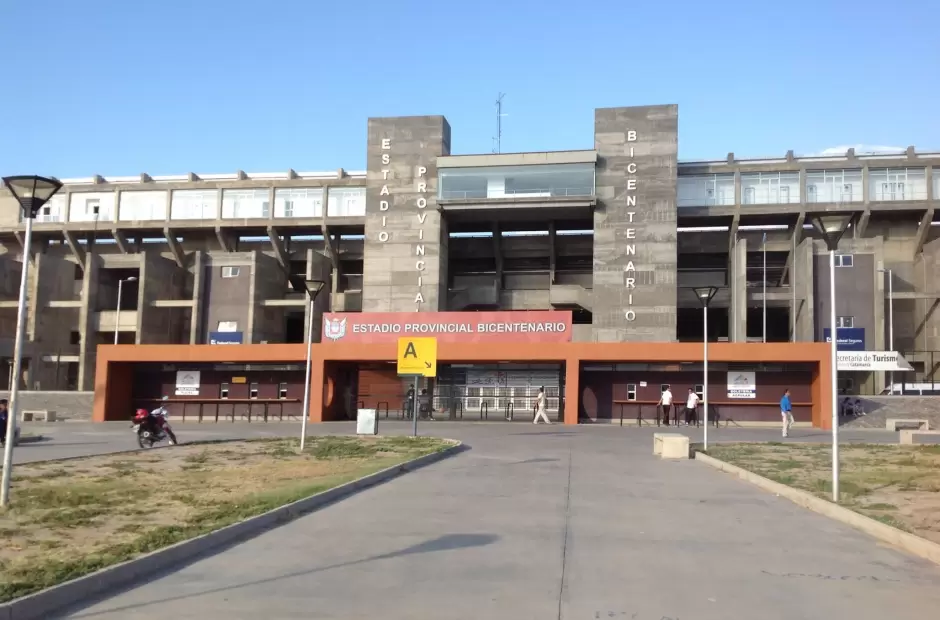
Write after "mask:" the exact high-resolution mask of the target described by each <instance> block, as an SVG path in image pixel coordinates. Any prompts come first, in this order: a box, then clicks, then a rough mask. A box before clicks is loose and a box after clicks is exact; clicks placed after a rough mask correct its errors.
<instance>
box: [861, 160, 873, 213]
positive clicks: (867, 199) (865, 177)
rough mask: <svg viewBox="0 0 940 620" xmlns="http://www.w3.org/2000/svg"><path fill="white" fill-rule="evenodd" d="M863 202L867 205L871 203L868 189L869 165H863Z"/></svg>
mask: <svg viewBox="0 0 940 620" xmlns="http://www.w3.org/2000/svg"><path fill="white" fill-rule="evenodd" d="M862 202H863V203H864V204H866V205H867V204H869V203H870V202H871V196H870V195H869V188H868V164H864V165H862Z"/></svg>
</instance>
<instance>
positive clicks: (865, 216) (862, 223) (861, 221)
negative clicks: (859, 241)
mask: <svg viewBox="0 0 940 620" xmlns="http://www.w3.org/2000/svg"><path fill="white" fill-rule="evenodd" d="M870 219H871V208H870V207H865V210H864V211H862V216H861V217H860V218H858V224H857V225H856V227H855V234H856V235H857V236H859V237H861V236H862V235H864V234H865V230H866V229H867V228H868V221H869V220H870Z"/></svg>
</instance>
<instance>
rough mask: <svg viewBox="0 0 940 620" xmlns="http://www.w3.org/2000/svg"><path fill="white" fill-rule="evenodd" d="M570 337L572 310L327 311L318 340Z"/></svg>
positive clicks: (535, 339)
mask: <svg viewBox="0 0 940 620" xmlns="http://www.w3.org/2000/svg"><path fill="white" fill-rule="evenodd" d="M407 336H426V337H434V338H437V340H438V342H570V341H571V312H569V311H563V310H559V311H551V310H545V311H533V312H529V311H525V312H511V311H509V312H326V313H324V314H323V338H322V342H325V343H331V342H360V343H376V342H398V339H399V338H402V337H407Z"/></svg>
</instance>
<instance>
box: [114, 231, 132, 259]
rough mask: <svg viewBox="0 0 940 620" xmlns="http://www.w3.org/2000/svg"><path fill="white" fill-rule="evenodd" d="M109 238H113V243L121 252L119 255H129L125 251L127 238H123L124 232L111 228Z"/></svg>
mask: <svg viewBox="0 0 940 620" xmlns="http://www.w3.org/2000/svg"><path fill="white" fill-rule="evenodd" d="M111 236H112V237H114V243H115V244H116V245H117V247H118V249H119V250H121V254H129V252H128V250H127V237H126V236H124V231H121V230H118V229H117V228H112V229H111Z"/></svg>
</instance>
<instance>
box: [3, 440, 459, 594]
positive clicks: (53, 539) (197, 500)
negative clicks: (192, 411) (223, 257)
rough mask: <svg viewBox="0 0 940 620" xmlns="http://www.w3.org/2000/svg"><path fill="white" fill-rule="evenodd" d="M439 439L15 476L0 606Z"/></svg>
mask: <svg viewBox="0 0 940 620" xmlns="http://www.w3.org/2000/svg"><path fill="white" fill-rule="evenodd" d="M448 445H450V444H449V443H448V442H446V441H444V440H438V439H431V438H418V439H412V438H409V437H386V438H373V437H370V438H356V437H311V438H308V444H307V446H306V449H305V451H304V454H302V455H301V454H299V453H298V442H297V440H295V439H275V440H259V441H241V442H233V443H216V444H199V445H185V446H177V447H173V448H169V449H159V450H152V451H141V452H138V453H135V454H121V455H113V456H97V457H89V458H85V459H79V460H72V461H68V462H65V463H56V462H55V461H49V462H45V463H35V464H27V465H19V466H17V467H16V469H15V471H14V477H13V488H12V498H13V503H12V505H11V507H10V509H9V510H6V511H4V512H0V602H3V601H7V600H10V599H13V598H16V597H19V596H23V595H26V594H29V593H31V592H34V591H37V590H40V589H42V588H46V587H49V586H52V585H55V584H57V583H61V582H63V581H67V580H68V579H73V578H75V577H78V576H81V575H83V574H87V573H89V572H92V571H95V570H98V569H100V568H103V567H105V566H108V565H111V564H114V563H117V562H121V561H125V560H128V559H131V558H133V557H135V556H138V555H141V554H143V553H148V552H150V551H154V550H156V549H159V548H161V547H164V546H167V545H170V544H173V543H176V542H179V541H181V540H185V539H187V538H192V537H194V536H198V535H200V534H204V533H206V532H210V531H212V530H216V529H219V528H221V527H224V526H226V525H230V524H232V523H235V522H238V521H241V520H243V519H246V518H248V517H250V516H254V515H257V514H261V513H263V512H265V511H267V510H271V509H273V508H276V507H278V506H281V505H284V504H286V503H289V502H292V501H296V500H298V499H301V498H303V497H307V496H310V495H312V494H314V493H317V492H320V491H324V490H326V489H329V488H332V487H334V486H337V485H339V484H343V483H345V482H348V481H350V480H354V479H356V478H360V477H362V476H365V475H368V474H370V473H374V472H376V471H379V470H382V469H385V468H387V467H391V466H393V465H396V464H398V463H402V462H404V461H407V460H410V459H412V458H415V457H417V456H421V455H424V454H429V453H432V452H436V451H439V450H442V449H444V448H446V447H447V446H448Z"/></svg>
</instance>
